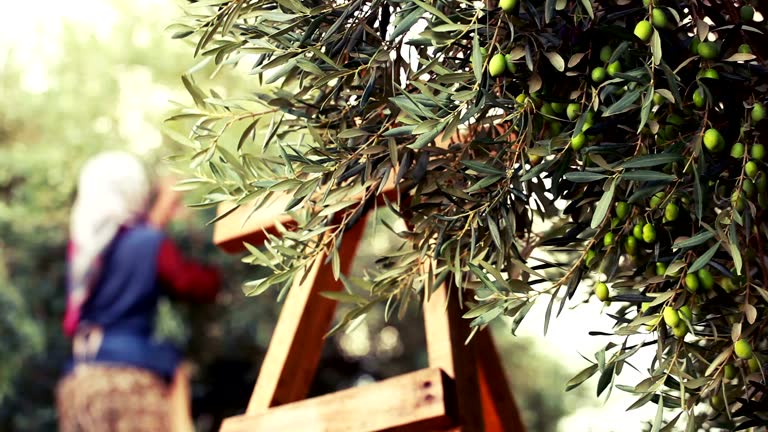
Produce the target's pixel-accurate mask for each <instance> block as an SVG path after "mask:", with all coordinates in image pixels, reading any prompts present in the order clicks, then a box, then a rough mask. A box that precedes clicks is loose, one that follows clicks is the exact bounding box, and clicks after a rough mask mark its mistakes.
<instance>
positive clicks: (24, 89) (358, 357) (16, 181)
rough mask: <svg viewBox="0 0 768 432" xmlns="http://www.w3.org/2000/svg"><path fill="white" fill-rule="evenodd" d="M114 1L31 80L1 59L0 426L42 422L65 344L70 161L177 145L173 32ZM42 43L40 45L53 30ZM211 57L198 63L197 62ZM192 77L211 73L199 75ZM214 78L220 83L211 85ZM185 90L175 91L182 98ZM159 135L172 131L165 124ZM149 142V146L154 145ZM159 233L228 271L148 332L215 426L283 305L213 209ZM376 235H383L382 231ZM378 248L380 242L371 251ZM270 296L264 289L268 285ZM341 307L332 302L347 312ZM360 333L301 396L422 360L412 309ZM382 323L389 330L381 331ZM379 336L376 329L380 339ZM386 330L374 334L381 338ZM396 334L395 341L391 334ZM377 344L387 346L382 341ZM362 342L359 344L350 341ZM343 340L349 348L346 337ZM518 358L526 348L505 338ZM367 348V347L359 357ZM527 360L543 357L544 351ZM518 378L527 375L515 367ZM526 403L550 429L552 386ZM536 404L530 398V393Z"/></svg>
mask: <svg viewBox="0 0 768 432" xmlns="http://www.w3.org/2000/svg"><path fill="white" fill-rule="evenodd" d="M109 3H110V4H112V5H113V6H114V7H115V8H116V10H117V12H118V17H119V19H118V21H117V22H116V23H115V25H114V27H113V30H112V32H111V33H110V34H109V36H107V37H104V36H97V35H96V34H94V33H91V32H90V31H89V30H88V29H87V28H84V27H82V26H79V25H78V26H75V25H74V24H72V25H67V26H66V27H65V28H64V30H63V32H62V33H61V34H60V35H57V36H56V37H55V38H53V39H55V41H56V43H57V44H60V53H61V56H60V57H55V56H54V57H51V58H47V59H45V61H46V62H50V64H49V65H48V66H47V69H46V74H45V75H46V76H45V78H46V79H45V80H44V82H41V83H36V85H34V86H32V87H34V88H30V86H29V85H28V82H27V81H28V80H29V79H30V76H29V75H30V74H29V67H31V66H39V65H31V66H30V65H26V64H23V63H22V62H20V61H18V60H17V56H16V55H15V54H14V51H13V50H11V51H10V55H9V56H8V57H7V58H3V59H1V60H0V61H2V64H0V93H2V95H3V97H2V98H0V316H1V317H2V318H0V335H2V336H3V343H2V347H1V348H0V431H3V432H15V431H25V432H26V431H29V432H33V431H34V432H38V431H53V430H55V421H56V413H55V410H54V406H53V391H54V386H55V384H56V381H57V380H58V378H59V377H60V374H61V370H62V367H63V366H64V364H65V362H66V361H67V358H68V356H69V350H70V345H69V343H68V341H67V340H66V338H65V337H64V336H63V334H62V332H61V330H60V320H61V317H62V313H63V308H64V300H65V299H64V290H65V288H64V256H65V253H64V252H65V247H66V240H67V239H66V237H67V229H68V217H69V209H70V205H71V202H72V199H73V197H74V192H75V187H76V179H77V169H78V168H79V166H80V165H81V164H82V162H83V161H84V160H85V159H86V158H87V157H89V156H90V155H92V154H94V153H96V152H98V151H101V150H103V149H111V148H129V149H134V150H137V151H146V152H147V154H146V155H145V156H146V159H147V161H148V163H149V164H150V165H154V166H156V167H157V169H156V171H158V172H163V171H167V170H168V169H169V166H168V165H166V164H159V165H155V164H157V163H158V161H159V160H160V159H161V157H162V156H165V154H167V153H168V152H169V148H172V149H173V148H175V149H177V150H178V147H174V146H173V144H172V143H171V142H166V143H165V145H164V146H163V147H161V148H158V149H153V147H152V146H153V145H154V144H153V142H154V141H155V140H160V139H161V138H160V135H159V132H158V130H159V127H156V125H157V126H159V124H160V119H161V118H162V117H163V115H164V111H165V110H166V109H168V105H167V99H169V98H170V99H174V98H176V95H175V92H174V89H179V87H180V84H179V80H178V75H179V73H180V72H181V70H180V69H179V68H180V67H181V66H180V65H185V64H187V63H188V61H189V58H190V56H189V52H188V51H186V50H185V49H184V48H183V45H182V42H179V41H174V40H171V39H170V38H169V37H168V35H167V34H166V33H164V32H163V28H164V27H165V26H166V25H167V22H166V21H165V20H166V19H167V18H164V17H163V14H158V13H150V12H148V11H147V10H138V8H137V7H136V6H135V5H133V4H132V2H123V1H117V0H115V1H112V2H109ZM46 43H51V42H50V41H48V42H46ZM214 69H215V65H201V66H200V68H199V71H200V73H206V74H209V73H211V72H213V70H214ZM219 76H223V77H225V78H226V85H224V86H222V87H223V88H222V89H221V90H220V91H222V92H223V91H233V92H234V91H244V90H243V89H246V88H247V87H246V86H248V85H251V84H250V83H249V81H248V80H247V79H243V78H242V77H241V76H239V75H238V74H235V73H229V72H228V71H226V70H224V71H221V72H220V75H219ZM198 81H199V82H200V83H203V84H206V85H209V84H210V85H215V84H216V83H215V82H212V81H209V80H207V79H205V77H202V78H201V77H198ZM217 88H218V87H217ZM180 96H181V97H183V94H181V95H180ZM169 133H171V134H172V133H173V129H170V131H169ZM155 144H157V143H155ZM181 216H182V217H181V218H180V219H179V220H177V221H175V222H174V223H173V224H171V226H170V228H169V229H170V234H171V235H172V236H173V238H175V239H176V241H177V242H178V243H179V245H180V246H181V247H182V249H183V250H184V251H185V252H186V253H187V254H188V255H191V256H194V257H197V258H199V259H204V260H206V261H209V262H213V263H215V264H217V265H219V266H220V267H221V268H222V269H225V274H226V281H225V286H224V288H223V291H222V293H221V295H220V297H219V299H218V301H217V303H216V304H215V305H209V306H190V305H178V304H172V303H170V302H164V303H162V304H161V307H160V317H159V320H158V337H160V338H167V339H172V340H175V341H177V342H179V343H180V344H181V346H183V347H185V348H186V352H187V358H188V359H189V360H190V361H191V362H192V363H193V365H194V366H195V376H194V379H193V383H192V384H193V396H194V400H193V412H194V414H195V417H196V422H197V425H198V430H200V431H212V430H216V426H217V424H218V422H219V421H220V420H221V419H222V418H224V417H227V416H231V415H234V414H238V413H241V412H242V411H243V409H244V408H245V406H246V404H247V401H248V398H249V396H250V393H251V391H252V389H253V384H254V381H255V379H256V375H257V373H258V369H259V364H260V362H261V359H262V358H263V356H264V353H265V350H266V347H267V344H268V343H269V339H270V337H271V333H272V329H273V328H274V324H275V322H276V320H277V315H278V313H279V308H280V305H279V304H277V303H276V301H275V296H274V295H273V296H272V297H265V298H264V299H260V300H253V299H244V298H243V296H242V289H241V283H242V281H244V280H247V279H249V278H256V277H263V276H267V275H268V274H269V272H270V270H269V269H267V268H250V267H244V266H238V265H236V264H237V259H236V258H235V257H231V256H225V255H223V254H221V253H220V252H219V251H217V250H216V249H215V248H214V247H213V246H212V245H211V244H210V236H211V232H210V229H201V226H202V224H203V222H204V221H207V220H209V219H210V218H211V217H212V213H211V212H210V211H203V212H194V213H185V214H182V215H181ZM385 234H386V233H385ZM366 241H368V242H369V247H368V248H367V250H370V251H375V252H376V253H372V254H369V255H364V256H361V257H359V260H360V261H359V264H357V265H356V266H355V268H356V269H357V272H358V273H356V275H358V276H362V269H363V268H368V267H371V266H372V265H373V262H374V261H375V260H376V259H377V258H378V257H379V256H380V254H386V253H387V252H386V251H388V250H391V249H392V248H395V247H396V246H397V244H396V243H394V242H392V240H391V239H389V240H383V239H382V237H381V236H376V237H373V236H371V237H370V238H369V239H367V240H366ZM382 245H383V246H384V248H383V249H382ZM265 295H267V296H270V295H271V294H265ZM348 311H349V308H348V307H346V308H345V307H342V313H345V312H348ZM372 316H373V317H378V319H372V320H371V322H370V323H369V324H368V325H367V327H365V328H364V330H365V332H363V333H355V334H350V335H346V334H340V335H338V336H337V337H334V338H333V339H332V340H331V341H329V343H328V344H327V347H326V351H325V352H324V355H323V359H322V361H321V365H320V369H319V371H318V376H317V379H316V381H315V383H314V385H313V389H312V394H322V393H326V392H329V391H333V390H336V389H339V388H345V387H350V386H352V385H355V384H357V383H359V382H363V381H365V380H366V379H369V378H372V379H380V378H385V377H388V376H393V375H396V374H399V373H402V372H404V371H408V370H413V369H416V368H418V367H421V366H423V365H424V363H425V359H424V351H423V346H424V345H423V343H424V342H423V332H421V331H414V329H420V328H421V323H420V318H419V317H413V316H412V317H409V318H407V319H406V320H404V321H402V322H400V323H396V324H394V325H392V324H387V323H385V322H384V320H383V318H382V316H383V310H382V309H380V308H377V309H374V310H373V311H372ZM385 329H386V330H385ZM382 335H384V336H382ZM382 341H383V342H382ZM393 341H394V342H393ZM385 342H386V343H385ZM361 344H362V346H365V345H366V344H368V345H367V346H368V347H369V350H368V351H366V350H361V349H360V348H359V346H361ZM344 347H347V349H349V347H353V348H352V351H351V352H355V353H357V354H355V355H350V354H349V353H348V352H347V351H345V348H344ZM505 347H508V348H509V349H510V350H513V351H514V352H515V353H516V356H523V357H526V358H530V357H528V355H527V354H522V353H526V352H528V349H527V348H526V347H525V346H522V345H518V344H514V345H509V346H507V345H505ZM361 353H364V354H361ZM535 363H537V364H542V365H546V364H549V363H548V362H547V361H542V362H538V361H536V362H535ZM526 378H527V380H528V382H529V383H532V382H536V380H537V379H538V378H537V377H531V376H530V373H529V372H526ZM518 397H520V398H521V400H522V401H523V404H525V403H526V401H528V400H530V401H540V400H549V401H550V404H551V405H548V407H547V408H546V410H547V413H548V415H547V416H546V418H547V421H548V423H547V424H548V426H547V428H548V429H539V430H543V431H544V430H552V431H554V430H555V427H556V424H557V421H558V419H559V418H560V416H561V414H562V413H563V412H564V411H565V408H564V406H565V405H564V404H565V402H564V401H563V399H562V398H561V397H560V396H559V394H558V393H557V391H556V389H551V388H539V386H537V385H529V386H526V388H525V390H523V391H522V392H521V394H519V395H518ZM535 403H536V404H538V402H535Z"/></svg>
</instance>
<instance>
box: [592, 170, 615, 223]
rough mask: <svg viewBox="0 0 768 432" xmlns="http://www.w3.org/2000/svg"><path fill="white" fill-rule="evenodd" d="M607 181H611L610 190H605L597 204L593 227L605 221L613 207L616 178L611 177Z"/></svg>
mask: <svg viewBox="0 0 768 432" xmlns="http://www.w3.org/2000/svg"><path fill="white" fill-rule="evenodd" d="M607 183H609V185H608V190H607V191H605V192H603V196H602V197H601V198H600V201H598V202H597V205H596V206H595V213H594V214H593V215H592V222H591V223H590V227H591V228H592V229H595V228H597V227H599V226H600V225H601V224H602V223H603V221H604V220H605V216H606V215H607V214H608V210H610V208H611V203H612V202H613V193H614V191H615V190H616V181H615V179H610V180H608V181H607Z"/></svg>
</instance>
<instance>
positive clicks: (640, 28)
mask: <svg viewBox="0 0 768 432" xmlns="http://www.w3.org/2000/svg"><path fill="white" fill-rule="evenodd" d="M634 33H635V36H637V38H638V39H640V40H641V41H643V42H648V41H649V40H651V35H652V34H653V28H652V26H651V23H650V22H648V21H645V20H643V21H640V22H639V23H637V24H636V25H635V31H634Z"/></svg>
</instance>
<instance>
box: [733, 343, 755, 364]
mask: <svg viewBox="0 0 768 432" xmlns="http://www.w3.org/2000/svg"><path fill="white" fill-rule="evenodd" d="M733 352H734V354H736V357H738V358H740V359H744V360H749V359H751V358H752V345H750V344H749V342H747V341H746V340H744V339H739V340H737V341H736V343H734V344H733Z"/></svg>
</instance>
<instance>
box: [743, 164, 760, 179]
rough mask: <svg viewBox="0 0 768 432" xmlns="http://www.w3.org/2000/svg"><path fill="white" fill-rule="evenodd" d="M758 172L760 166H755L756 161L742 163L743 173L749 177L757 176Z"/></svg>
mask: <svg viewBox="0 0 768 432" xmlns="http://www.w3.org/2000/svg"><path fill="white" fill-rule="evenodd" d="M758 172H760V167H758V166H757V162H755V161H749V162H747V163H746V164H745V165H744V173H745V174H747V176H749V178H755V177H757V173H758Z"/></svg>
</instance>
